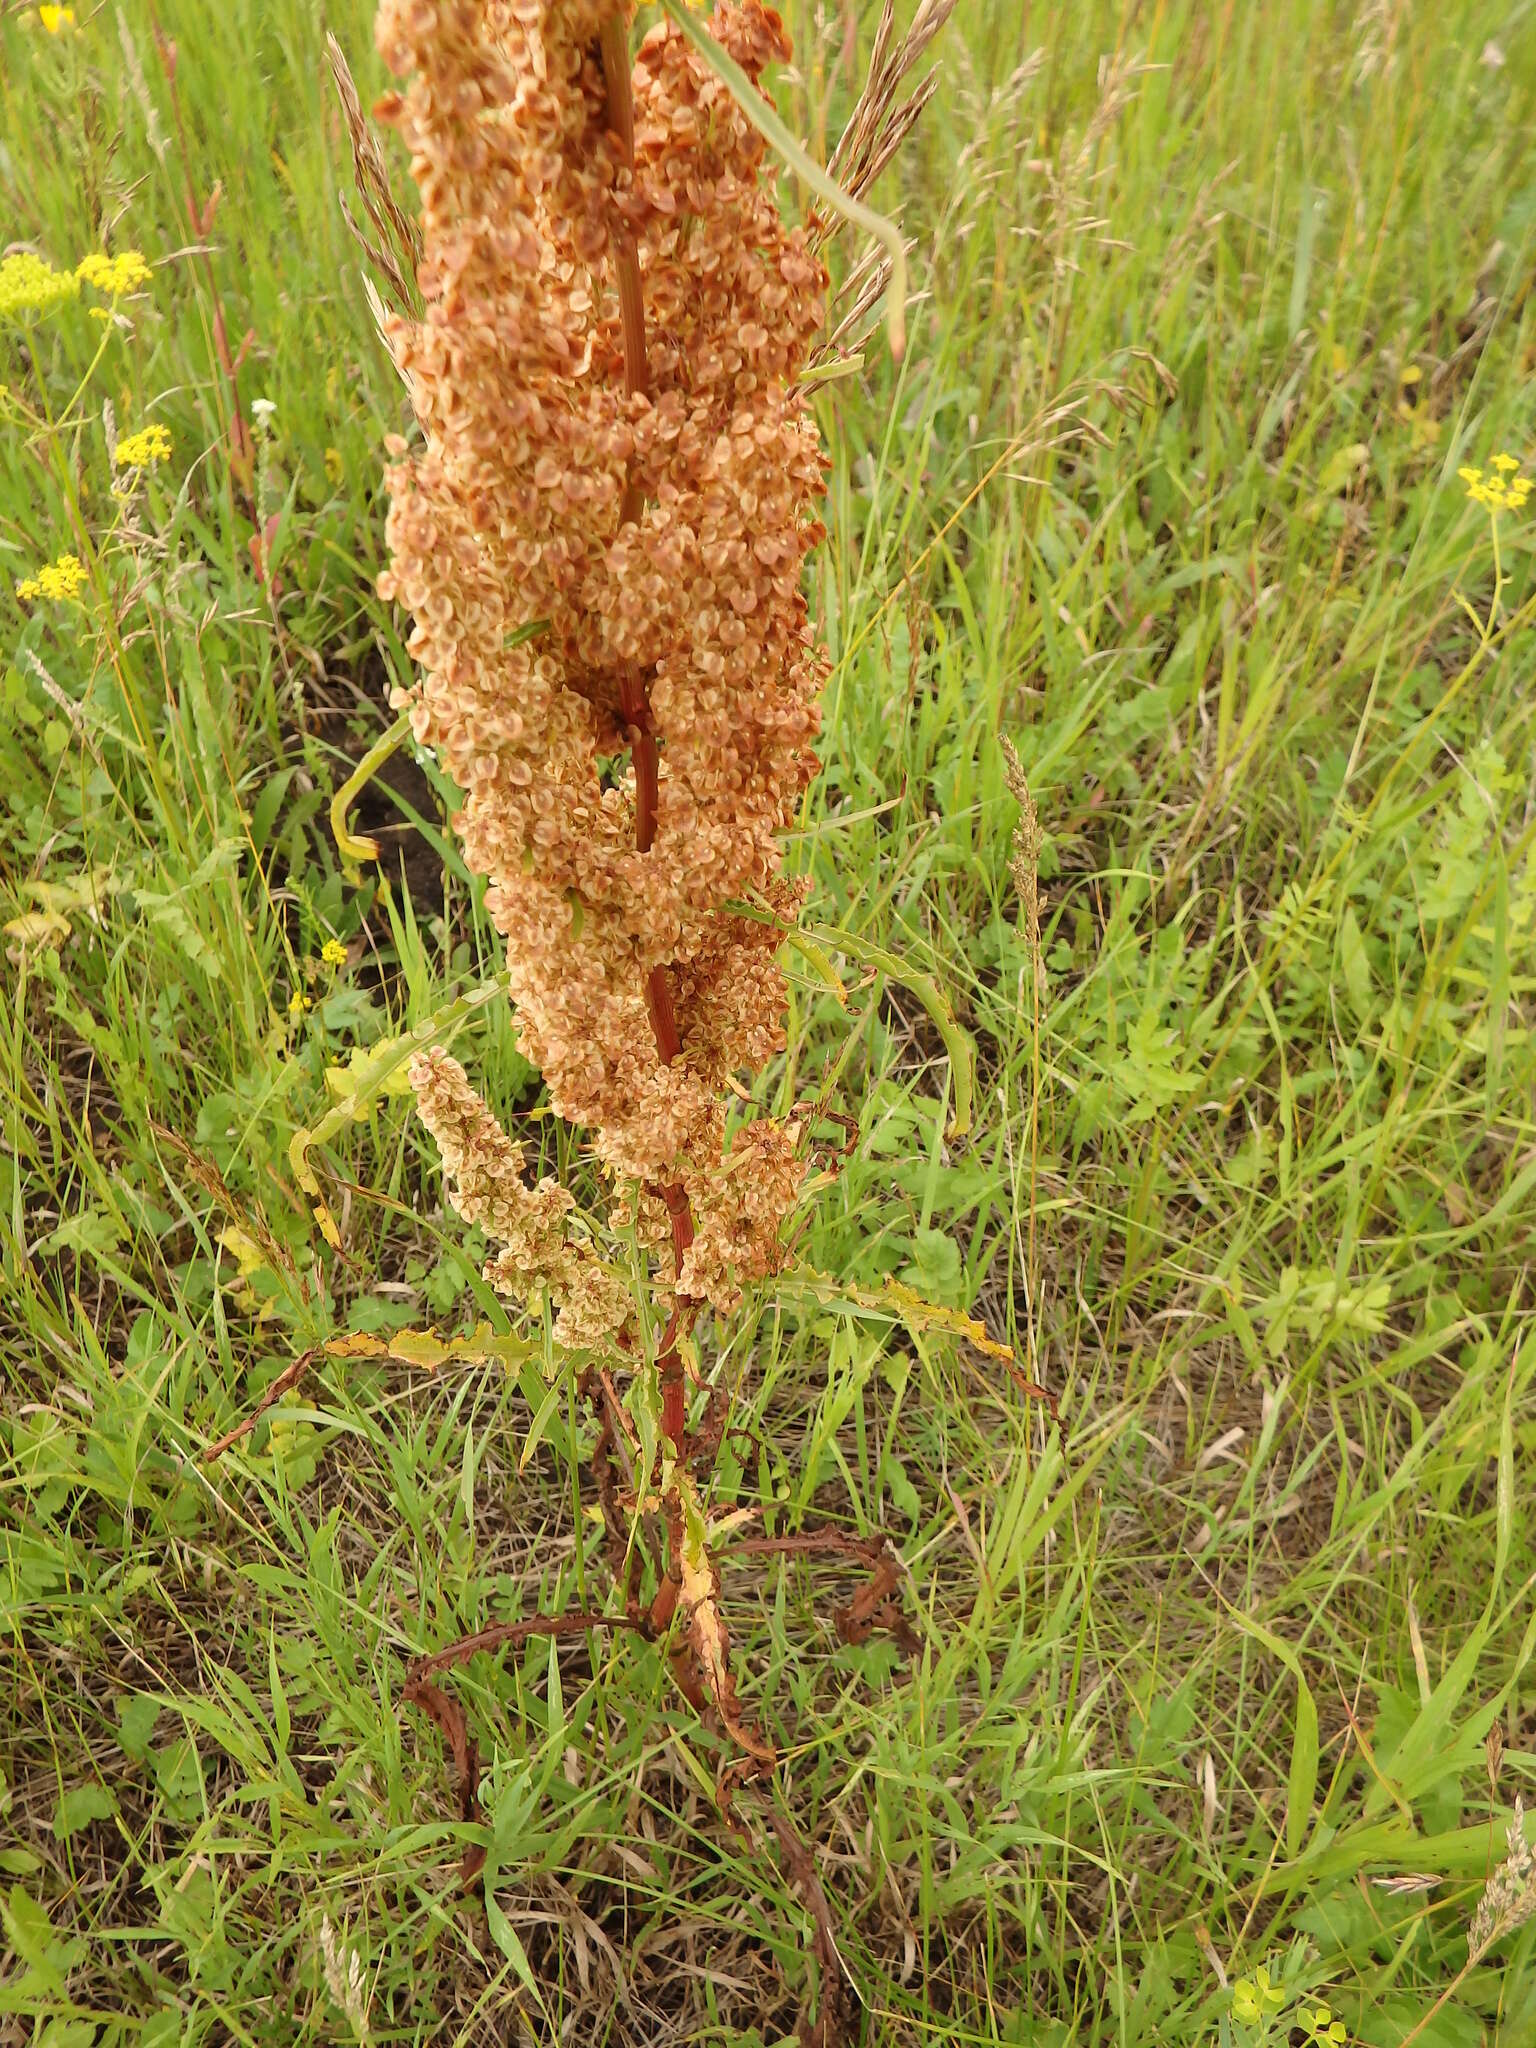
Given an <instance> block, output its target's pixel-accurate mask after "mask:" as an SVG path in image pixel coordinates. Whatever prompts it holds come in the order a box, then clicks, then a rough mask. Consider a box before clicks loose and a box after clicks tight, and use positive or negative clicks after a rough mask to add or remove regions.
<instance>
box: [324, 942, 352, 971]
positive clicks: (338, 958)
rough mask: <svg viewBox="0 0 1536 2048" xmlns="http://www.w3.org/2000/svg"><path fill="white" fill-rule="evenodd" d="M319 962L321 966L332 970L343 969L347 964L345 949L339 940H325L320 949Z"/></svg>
mask: <svg viewBox="0 0 1536 2048" xmlns="http://www.w3.org/2000/svg"><path fill="white" fill-rule="evenodd" d="M320 960H321V964H322V965H323V966H326V967H329V968H331V969H333V970H334V969H336V968H340V967H345V966H346V964H347V949H346V947H345V946H344V945H343V944H342V943H341V941H340V939H327V940H326V942H325V944H324V945H323V946H322V947H321V948H320Z"/></svg>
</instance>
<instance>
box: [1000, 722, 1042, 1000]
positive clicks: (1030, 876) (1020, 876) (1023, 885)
mask: <svg viewBox="0 0 1536 2048" xmlns="http://www.w3.org/2000/svg"><path fill="white" fill-rule="evenodd" d="M1002 749H1003V761H1004V764H1005V766H1004V769H1003V775H1004V780H1005V781H1006V782H1007V784H1008V794H1009V795H1010V796H1011V797H1012V798H1013V800H1014V802H1015V803H1016V804H1017V805H1018V807H1019V821H1018V823H1017V824H1016V825H1015V826H1014V828H1013V847H1012V851H1011V852H1010V855H1009V859H1008V872H1009V874H1010V875H1011V876H1012V877H1013V886H1014V888H1015V889H1016V890H1017V891H1018V895H1019V909H1020V912H1021V914H1022V917H1023V924H1024V942H1025V944H1026V945H1027V946H1028V948H1029V957H1030V960H1031V961H1032V963H1033V965H1034V977H1035V993H1036V995H1037V996H1042V995H1044V993H1045V961H1044V959H1043V958H1042V956H1041V952H1040V849H1041V847H1042V846H1043V845H1044V844H1045V834H1044V833H1043V832H1042V831H1041V829H1040V814H1039V812H1038V811H1037V810H1036V809H1035V800H1034V798H1033V797H1032V796H1031V795H1030V793H1029V783H1028V780H1027V779H1026V777H1025V774H1024V764H1023V762H1022V761H1020V759H1019V756H1018V750H1017V748H1016V747H1015V746H1014V744H1013V741H1012V740H1011V739H1009V737H1008V735H1007V734H1006V733H1004V734H1003V735H1002Z"/></svg>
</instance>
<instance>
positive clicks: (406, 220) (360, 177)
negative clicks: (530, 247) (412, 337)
mask: <svg viewBox="0 0 1536 2048" xmlns="http://www.w3.org/2000/svg"><path fill="white" fill-rule="evenodd" d="M325 54H326V56H327V58H328V59H329V61H330V67H331V80H332V83H333V84H334V86H335V88H336V98H337V100H338V101H339V102H340V105H341V112H342V118H343V119H344V120H345V122H346V124H347V137H348V140H349V141H350V143H351V145H352V176H353V181H354V183H355V184H356V186H357V195H358V197H359V199H361V201H362V203H363V209H364V211H365V212H366V213H367V215H368V218H369V220H370V221H371V222H372V224H373V231H374V235H375V236H376V237H377V239H376V240H370V238H369V236H368V234H367V233H366V231H365V230H364V229H363V228H362V227H361V226H360V225H359V223H358V220H357V216H356V215H355V214H354V213H353V211H352V209H351V207H350V206H348V204H347V202H346V200H345V199H341V200H339V201H338V203H339V205H340V207H341V216H342V219H343V220H344V221H345V222H346V224H347V227H348V229H349V230H350V231H351V235H352V239H353V240H354V241H355V242H356V243H357V245H358V247H359V248H360V249H361V250H362V252H363V254H364V256H366V257H367V259H368V261H369V262H370V263H371V264H372V265H373V267H374V269H375V270H376V271H377V272H378V273H379V275H380V277H382V278H383V279H384V281H385V283H386V284H387V285H388V287H389V294H390V300H391V303H392V305H393V309H394V311H395V312H396V313H398V314H401V315H403V316H404V317H405V318H407V319H415V318H417V317H418V316H419V314H420V312H421V293H420V292H419V291H418V290H417V287H416V268H417V265H418V264H419V263H420V262H421V230H420V229H419V228H418V227H417V225H416V223H415V221H413V220H412V219H411V217H410V215H409V214H408V213H407V212H406V211H405V209H404V208H403V207H402V206H401V205H400V203H399V201H398V200H397V199H396V198H395V195H394V190H393V188H392V186H391V185H390V182H389V170H388V167H387V166H386V164H385V162H384V152H383V150H382V149H381V148H380V146H379V138H378V136H377V134H376V133H375V132H374V128H373V124H372V122H371V121H369V119H368V117H367V115H366V114H365V113H364V112H363V103H362V101H361V99H360V98H359V97H358V91H357V86H356V83H355V82H354V80H353V77H352V70H351V66H350V65H349V64H348V63H347V58H346V52H345V51H344V50H343V49H342V47H341V44H340V43H339V42H337V40H336V38H335V36H334V35H332V34H331V33H330V31H329V30H327V31H326V37H325ZM380 331H381V332H382V331H383V327H382V322H381V323H380Z"/></svg>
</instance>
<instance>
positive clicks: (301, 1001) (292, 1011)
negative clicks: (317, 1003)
mask: <svg viewBox="0 0 1536 2048" xmlns="http://www.w3.org/2000/svg"><path fill="white" fill-rule="evenodd" d="M313 1008H314V1005H313V1004H312V1003H311V1002H310V1000H309V997H308V996H307V995H305V993H304V991H303V989H301V988H296V989H295V990H294V992H293V994H292V995H291V996H290V997H289V998H288V1015H289V1016H290V1017H291V1018H292V1019H293V1021H294V1023H295V1024H297V1023H298V1021H299V1019H300V1018H301V1017H303V1016H305V1015H306V1014H307V1013H308V1012H309V1011H310V1010H311V1009H313Z"/></svg>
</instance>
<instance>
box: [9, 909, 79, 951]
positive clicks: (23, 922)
mask: <svg viewBox="0 0 1536 2048" xmlns="http://www.w3.org/2000/svg"><path fill="white" fill-rule="evenodd" d="M69 932H70V924H69V919H68V918H67V917H61V916H60V915H59V913H58V912H57V911H56V910H25V911H23V912H22V914H21V916H20V917H13V918H12V919H11V921H10V923H9V924H8V925H7V926H6V927H5V935H6V937H7V938H8V939H20V941H21V943H22V944H23V945H24V946H43V945H51V944H53V943H54V942H55V941H56V940H62V939H67V938H68V937H69Z"/></svg>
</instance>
